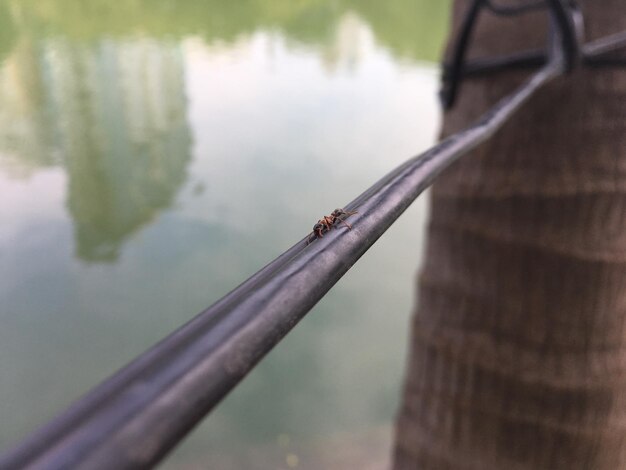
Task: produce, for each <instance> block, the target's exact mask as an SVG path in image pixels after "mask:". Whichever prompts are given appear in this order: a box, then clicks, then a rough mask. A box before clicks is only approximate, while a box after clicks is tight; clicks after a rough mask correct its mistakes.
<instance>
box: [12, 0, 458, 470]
mask: <svg viewBox="0 0 626 470" xmlns="http://www.w3.org/2000/svg"><path fill="white" fill-rule="evenodd" d="M448 9H449V1H447V0H446V1H441V0H440V1H432V0H389V1H386V2H381V1H379V0H271V1H270V0H236V1H227V0H205V1H191V0H186V1H184V2H175V1H173V0H150V1H148V0H128V1H124V2H111V1H108V0H107V1H105V0H89V1H85V0H0V397H1V399H0V451H2V450H6V449H8V448H9V447H11V446H12V445H14V444H15V443H16V442H17V441H18V440H19V439H20V438H22V437H24V436H25V435H26V434H27V433H29V432H32V431H33V430H34V429H36V428H37V427H38V426H40V425H41V424H42V423H44V422H45V421H46V420H49V419H51V418H52V417H53V416H54V415H56V414H57V413H58V412H60V411H61V410H62V409H63V408H65V407H66V406H67V405H69V404H70V403H71V402H72V401H73V400H74V399H76V398H78V397H79V396H80V395H82V394H83V393H84V392H86V391H87V390H88V389H90V388H91V387H92V386H93V385H95V384H96V383H98V382H99V381H101V380H102V379H104V378H105V377H106V376H108V375H109V374H111V373H113V372H114V371H115V370H117V369H118V368H119V367H121V366H123V365H124V364H125V363H126V362H128V361H129V360H130V359H132V358H133V357H134V356H136V355H137V354H139V353H141V352H143V351H144V350H145V349H146V348H148V347H149V346H151V345H152V344H154V343H155V342H156V341H158V340H159V339H161V338H162V337H163V336H165V335H166V334H168V333H169V332H171V331H172V330H173V329H175V328H176V327H178V326H180V325H181V324H183V323H184V322H186V321H187V320H189V319H191V318H192V317H193V316H194V315H196V314H197V313H198V312H199V311H201V310H202V309H204V308H205V307H207V306H208V305H210V304H211V303H213V302H214V301H215V300H217V299H218V298H220V297H221V296H222V295H224V294H225V293H227V292H228V291H229V290H230V289H232V288H233V287H235V286H236V285H237V284H239V283H240V282H241V281H243V280H244V279H245V278H246V277H248V276H249V275H251V274H252V273H254V272H255V271H256V270H258V269H259V268H261V267H262V266H263V265H264V264H265V263H267V262H269V261H270V260H271V259H273V258H274V257H275V256H277V255H278V254H280V253H281V252H282V251H284V250H285V249H287V248H288V247H290V246H291V245H292V244H293V243H294V242H296V241H297V240H299V239H301V238H302V237H303V236H305V235H306V234H307V233H308V232H309V231H310V230H311V227H312V225H313V224H314V223H315V222H316V221H317V219H318V218H320V217H321V216H322V215H324V214H328V213H330V212H331V211H332V210H333V209H335V208H336V207H342V206H343V205H345V204H346V203H347V202H349V201H350V200H351V199H353V198H354V197H356V196H357V195H358V194H359V193H360V192H361V191H362V190H364V189H365V188H366V187H368V186H369V185H371V184H372V183H374V182H375V181H376V180H377V179H379V178H380V177H381V176H382V175H383V174H384V173H386V172H387V171H389V170H391V169H392V168H393V167H395V166H396V165H397V164H399V163H401V162H402V161H404V160H405V159H407V158H409V157H411V156H413V155H415V154H416V153H417V152H419V151H421V150H424V149H425V148H427V147H428V146H430V145H432V143H433V142H434V141H435V139H436V135H437V131H438V126H439V121H440V113H439V107H438V103H437V96H436V93H437V88H438V75H439V72H438V68H437V65H436V62H437V60H438V58H439V55H440V51H441V47H442V43H443V40H444V37H445V33H446V28H447V22H448ZM426 216H427V214H426V204H425V199H424V198H421V199H420V200H418V202H417V203H416V204H414V205H413V207H412V208H411V209H410V210H409V211H408V212H407V213H406V214H405V215H404V216H403V217H402V218H401V219H400V220H399V222H398V223H397V224H396V225H394V226H393V227H392V229H390V230H389V232H388V233H387V234H386V235H385V236H384V237H383V238H382V239H381V240H380V241H379V243H377V244H376V245H375V247H374V248H373V249H372V250H370V252H368V253H367V254H366V255H365V256H364V257H363V259H362V260H361V261H360V262H359V263H358V264H357V265H356V266H355V267H354V269H353V270H351V271H350V272H349V273H348V274H347V275H346V276H345V277H344V278H343V280H342V281H340V282H339V284H338V285H337V286H336V287H335V288H334V289H333V290H332V291H331V293H330V294H329V295H328V296H326V297H325V298H324V299H323V301H321V302H320V303H319V304H318V305H317V306H316V307H315V309H314V310H313V311H311V313H310V314H309V315H308V316H307V317H306V318H305V319H304V320H303V321H302V322H301V323H300V324H299V325H298V326H297V327H296V328H295V329H294V330H293V331H292V333H291V334H290V335H288V336H287V338H286V339H285V340H284V341H283V342H282V343H281V344H280V345H279V346H278V347H277V348H275V349H274V350H273V351H272V352H271V353H270V354H269V356H268V357H267V358H266V359H265V360H264V361H263V362H262V363H261V364H260V366H259V367H257V368H256V369H255V370H254V371H253V372H252V373H251V374H250V375H249V376H248V377H247V378H246V380H245V381H244V382H243V383H242V384H241V385H240V386H239V387H238V388H237V389H236V390H235V391H234V392H233V393H232V394H231V395H230V396H229V397H228V398H227V399H226V400H225V401H224V402H223V403H222V405H221V406H220V407H219V408H218V409H217V410H216V411H215V412H214V413H213V414H212V415H210V416H209V417H208V419H206V420H205V421H204V422H203V423H202V424H201V425H200V426H199V427H198V428H197V429H196V430H195V431H194V432H193V433H192V434H191V435H190V436H189V437H188V438H187V439H186V440H185V441H184V442H183V443H182V444H181V445H180V446H179V447H178V448H177V449H176V450H175V452H173V453H172V454H171V455H170V456H169V457H168V458H167V459H166V461H165V462H164V463H163V464H162V468H171V469H196V468H197V469H203V468H211V469H219V470H222V469H242V468H246V469H268V468H316V469H320V468H324V469H334V468H363V469H365V468H384V467H385V466H386V465H387V464H388V459H389V446H390V442H391V439H392V431H393V419H394V415H395V411H396V408H397V406H398V403H399V396H400V391H401V385H402V374H403V371H404V361H405V353H406V341H407V338H408V334H409V332H408V329H407V327H408V319H409V315H410V311H411V308H412V304H413V302H414V298H413V296H414V292H413V284H414V279H415V275H416V272H417V268H418V265H419V260H420V258H421V251H422V241H423V229H424V221H425V218H426Z"/></svg>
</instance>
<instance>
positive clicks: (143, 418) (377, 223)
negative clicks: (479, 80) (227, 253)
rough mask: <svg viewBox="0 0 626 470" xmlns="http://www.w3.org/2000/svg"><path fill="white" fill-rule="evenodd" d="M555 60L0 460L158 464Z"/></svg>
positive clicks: (47, 464)
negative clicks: (344, 221)
mask: <svg viewBox="0 0 626 470" xmlns="http://www.w3.org/2000/svg"><path fill="white" fill-rule="evenodd" d="M563 65H564V63H563V60H562V57H555V58H554V59H552V60H551V61H550V63H549V64H548V65H546V66H545V67H544V68H543V69H541V70H540V71H539V72H537V73H536V74H535V75H534V76H532V77H531V78H530V79H529V80H528V81H527V82H526V83H525V84H524V85H523V86H522V87H520V88H519V89H518V90H517V91H516V92H514V93H512V94H511V95H510V96H508V97H506V98H505V99H503V100H501V101H500V102H499V103H498V104H497V105H496V106H495V107H494V108H493V109H492V110H490V111H489V112H488V113H486V114H485V115H484V116H483V117H482V118H481V119H480V120H479V121H478V122H477V123H476V124H475V125H473V126H472V127H470V128H469V129H466V130H464V131H462V132H459V133H458V134H455V135H453V136H450V137H449V138H447V139H445V140H444V141H442V142H441V143H439V144H438V145H436V146H435V147H433V148H431V149H430V150H428V151H427V152H425V153H423V154H421V155H418V156H417V157H414V158H413V159H411V160H409V161H407V162H406V163H404V164H403V165H401V166H400V167H398V168H397V169H395V170H394V171H392V172H391V173H389V174H388V175H387V176H385V177H384V178H382V179H381V180H380V181H379V182H378V183H376V184H375V185H374V186H372V187H371V188H369V189H368V190H366V191H365V192H364V193H363V194H361V195H360V196H359V197H357V198H356V199H355V200H354V201H352V202H351V203H350V204H348V205H347V206H346V209H348V210H355V209H356V210H358V214H356V215H354V216H352V217H350V222H351V224H352V227H353V228H352V230H349V231H348V230H331V231H330V232H328V233H327V234H326V235H325V236H324V238H321V239H318V240H315V241H314V242H312V243H311V244H308V245H307V243H306V239H304V240H301V241H300V242H298V243H297V244H296V245H294V246H293V247H292V248H291V249H289V250H288V251H286V252H285V253H284V254H283V255H281V256H279V257H278V258H277V259H276V260H275V261H273V262H272V263H270V264H269V265H267V266H266V267H265V268H264V269H262V270H261V271H259V272H258V273H257V274H255V275H254V276H252V277H251V278H250V279H248V280H247V281H246V282H244V283H243V284H242V285H241V286H239V287H238V288H236V289H235V290H233V291H232V292H231V293H230V294H228V295H227V296H225V297H224V298H223V299H221V300H220V301H218V302H217V303H216V304H214V305H213V306H211V307H209V308H208V309H207V310H205V311H204V312H202V313H201V314H199V315H198V316H197V317H196V318H195V319H193V320H192V321H191V322H189V323H188V324H186V325H185V326H183V327H181V328H180V329H179V330H177V331H176V332H174V333H172V334H171V335H170V336H168V337H167V338H165V339H164V340H162V341H161V342H160V343H158V344H157V345H155V346H154V347H152V349H150V350H148V351H147V352H146V353H144V354H143V355H141V356H140V357H139V358H137V359H136V360H135V361H133V362H132V363H130V364H129V365H128V366H126V367H125V368H123V369H121V370H120V371H119V372H118V373H116V374H115V375H114V376H112V377H111V378H109V379H108V380H106V381H105V382H103V383H102V384H101V385H99V386H98V387H96V388H95V389H94V390H93V391H91V392H90V393H88V394H87V395H86V396H85V397H83V398H82V399H81V400H79V401H78V402H77V403H76V404H74V405H73V406H72V407H71V408H69V409H68V410H67V411H66V412H65V413H63V414H61V415H60V416H59V417H57V418H56V419H55V420H53V421H52V422H51V423H49V424H48V425H47V426H45V427H44V428H42V429H41V430H40V431H38V432H37V433H35V434H34V435H32V436H31V437H30V438H28V439H27V440H25V441H24V442H23V443H22V444H21V445H20V446H19V447H17V448H16V449H14V450H13V451H11V452H9V453H8V454H6V455H5V456H4V457H2V458H0V468H1V469H9V468H10V469H13V468H24V467H29V468H45V469H66V468H89V469H106V470H109V469H113V468H114V469H116V470H117V469H119V470H121V469H131V468H147V467H151V466H152V465H154V464H156V463H157V462H158V461H159V460H160V459H161V458H162V457H163V456H164V455H165V454H166V453H167V452H168V451H169V450H170V449H171V448H172V447H174V446H175V445H176V444H177V443H178V442H179V441H180V440H181V439H182V437H183V436H184V435H185V434H186V433H187V432H189V431H190V430H191V429H192V428H193V427H194V425H195V424H197V422H198V421H200V419H202V418H203V417H204V416H205V415H206V414H207V413H208V412H209V411H211V409H212V408H213V407H214V406H215V405H217V403H219V401H220V400H221V399H222V398H223V397H224V396H225V395H226V394H227V393H228V392H229V391H230V390H231V389H232V388H233V387H234V386H235V385H236V384H237V383H238V382H239V381H240V380H241V379H242V378H243V377H244V376H245V375H246V374H247V373H248V372H249V371H250V369H251V368H252V367H253V366H254V365H255V364H256V363H257V362H258V361H259V360H260V359H261V358H262V357H263V356H264V355H265V354H266V353H267V352H268V351H270V350H271V349H272V347H273V346H274V345H276V344H277V343H278V342H279V341H280V340H281V338H282V337H283V336H284V335H285V334H286V333H287V332H289V330H291V328H293V326H294V325H295V324H296V323H298V321H299V320H300V319H301V318H302V317H303V316H304V315H305V314H306V313H307V312H308V311H309V310H310V309H311V308H312V307H313V306H314V305H315V304H316V303H317V302H318V301H319V300H320V299H321V298H322V297H323V296H324V294H326V292H327V291H328V290H329V289H330V288H331V287H332V286H333V285H334V284H335V283H336V282H337V281H338V280H339V279H340V278H341V277H342V276H343V274H345V273H346V272H347V271H348V270H349V269H350V267H351V266H352V265H353V264H354V263H355V262H356V261H357V260H358V259H359V258H360V257H361V255H363V254H364V253H365V252H366V251H367V250H368V249H369V247H370V246H372V244H373V243H374V242H375V241H376V240H377V239H378V238H379V237H380V236H381V235H382V234H383V233H384V232H385V231H386V230H387V228H389V227H390V226H391V224H393V222H394V221H395V220H396V219H397V218H398V217H399V216H400V215H401V214H402V213H403V212H404V211H405V209H406V208H407V207H408V206H409V205H410V204H411V203H412V202H413V201H414V200H415V199H416V198H417V196H418V195H419V194H420V193H421V192H422V191H423V190H424V189H426V188H427V187H428V186H429V185H430V184H431V183H432V181H433V180H434V178H435V177H436V176H437V175H438V174H439V173H440V172H441V171H442V170H443V169H445V168H446V167H448V166H449V165H450V164H451V163H452V162H454V161H455V160H456V159H457V158H459V157H461V156H462V155H464V154H466V153H468V152H469V151H470V150H471V149H473V148H474V147H476V146H477V145H479V144H480V143H481V142H483V141H485V140H486V139H488V138H489V137H490V136H491V135H492V134H493V133H494V132H496V131H497V130H498V129H499V128H500V127H501V126H502V124H503V123H504V122H505V121H506V120H507V119H509V118H510V117H511V116H512V115H513V114H514V113H515V112H516V111H517V110H518V109H519V108H520V106H522V105H523V104H524V103H525V102H526V101H527V100H528V99H529V98H530V97H531V96H532V95H533V94H534V93H535V92H536V91H537V90H538V89H540V88H541V87H542V86H544V85H545V84H546V83H548V82H549V81H550V80H551V79H553V78H554V77H556V76H558V75H559V74H561V73H562V71H563V69H564V66H563Z"/></svg>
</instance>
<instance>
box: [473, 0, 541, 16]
mask: <svg viewBox="0 0 626 470" xmlns="http://www.w3.org/2000/svg"><path fill="white" fill-rule="evenodd" d="M547 6H548V5H547V4H546V2H545V0H535V1H529V2H526V3H521V4H519V5H507V6H503V5H498V4H497V3H494V1H493V0H486V1H485V7H487V8H488V9H489V10H490V11H491V12H492V13H495V14H496V15H500V16H516V15H520V14H522V13H527V12H530V11H536V10H543V9H544V8H547Z"/></svg>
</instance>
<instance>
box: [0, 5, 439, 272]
mask: <svg viewBox="0 0 626 470" xmlns="http://www.w3.org/2000/svg"><path fill="white" fill-rule="evenodd" d="M447 3H448V2H447V1H440V2H432V1H429V0H394V1H391V2H379V1H375V0H274V1H269V0H238V1H223V0H208V1H185V2H174V1H172V0H150V1H148V0H131V1H124V2H110V1H104V0H91V1H84V0H4V1H1V0H0V60H3V61H4V63H3V67H2V69H0V129H1V130H0V158H4V159H8V160H9V161H10V162H11V161H12V163H14V164H15V163H19V165H14V166H17V169H16V168H13V172H14V173H20V172H21V173H24V172H26V173H29V170H28V169H29V168H31V169H34V168H37V167H41V166H50V165H56V164H58V165H62V166H64V167H65V168H66V171H67V174H68V176H69V183H68V196H67V206H68V208H69V210H70V213H71V215H72V217H73V219H74V223H75V235H76V254H77V256H79V257H80V258H82V259H83V260H86V261H107V260H109V261H111V260H115V259H116V257H117V253H118V251H119V246H120V244H121V243H122V242H123V241H124V239H125V238H126V237H127V236H128V235H129V234H131V233H133V232H134V231H135V230H136V229H137V228H138V227H140V226H142V225H143V224H145V223H146V222H148V221H149V220H151V219H152V218H153V216H154V213H155V212H156V211H158V210H160V209H162V208H164V207H167V206H168V205H169V204H170V203H171V200H172V198H173V197H174V195H175V194H176V191H177V189H178V188H179V187H180V185H181V184H182V183H183V182H184V179H185V167H186V165H187V163H188V161H189V160H190V156H189V155H190V150H189V147H190V145H191V139H190V132H189V129H188V124H187V122H186V118H185V113H186V100H185V94H184V66H183V61H182V58H181V52H180V41H179V40H180V39H181V38H184V37H187V36H196V37H201V38H203V39H204V41H206V42H208V43H210V44H224V43H231V42H234V41H236V40H237V39H238V38H240V37H242V35H247V34H251V33H253V32H254V31H256V30H258V29H260V28H262V29H264V30H269V31H278V32H279V33H280V34H281V35H284V36H285V37H286V38H287V40H288V41H293V42H295V43H297V44H299V45H300V46H304V47H313V48H316V49H319V50H318V52H319V53H320V54H321V56H322V57H325V58H326V60H328V61H330V62H331V65H332V62H333V60H334V56H335V55H336V54H337V52H336V51H335V50H334V49H333V47H334V46H333V42H334V41H335V39H336V34H337V29H338V25H339V23H340V21H341V19H342V18H344V16H345V15H346V14H348V13H352V14H356V15H358V16H359V17H361V18H362V19H363V20H365V21H366V22H367V23H368V24H369V25H370V27H371V29H372V31H373V32H374V34H375V36H376V39H377V40H378V41H379V42H380V43H381V44H382V45H383V46H385V47H387V48H388V49H389V50H390V51H391V52H392V53H393V54H395V55H396V56H397V57H399V58H401V59H406V60H434V59H436V56H437V48H438V44H439V43H440V42H441V38H442V35H443V34H444V31H443V28H444V25H445V23H446V22H445V20H444V18H443V17H444V16H445V15H446V12H447ZM331 68H332V67H331ZM131 156H132V158H131ZM1 162H2V160H0V163H1Z"/></svg>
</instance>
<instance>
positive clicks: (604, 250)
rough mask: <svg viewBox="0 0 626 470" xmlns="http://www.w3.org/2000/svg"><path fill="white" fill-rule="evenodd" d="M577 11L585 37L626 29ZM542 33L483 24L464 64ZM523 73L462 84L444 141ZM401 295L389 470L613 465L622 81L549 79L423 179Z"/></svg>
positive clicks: (622, 219)
mask: <svg viewBox="0 0 626 470" xmlns="http://www.w3.org/2000/svg"><path fill="white" fill-rule="evenodd" d="M467 4H468V2H467V1H466V0H459V1H457V5H456V6H455V13H454V24H455V25H456V26H457V27H458V22H459V19H460V17H461V14H462V13H463V11H464V10H465V8H466V7H467ZM583 9H584V11H585V14H586V22H587V24H586V30H587V38H597V37H599V36H603V35H606V34H610V33H613V32H617V31H621V30H624V29H626V5H624V4H623V1H622V0H596V1H594V2H592V1H587V2H584V3H583ZM545 23H546V18H545V15H542V14H532V15H530V16H525V17H524V18H523V19H496V18H494V17H493V16H490V15H488V14H484V15H483V16H482V17H481V20H480V23H479V29H478V31H477V33H478V34H477V35H476V36H475V43H474V44H475V47H473V49H472V54H473V55H476V56H479V55H480V56H482V55H491V54H496V53H502V52H507V51H513V50H520V49H524V48H527V47H532V46H533V45H540V44H542V43H543V40H544V37H545V34H544V33H545V29H546V28H545V26H546V25H545ZM526 74H527V73H525V72H508V73H506V74H498V75H493V76H491V77H486V78H480V79H472V80H471V81H469V82H466V83H465V84H464V86H463V88H462V91H461V99H460V101H459V102H458V103H457V105H456V108H455V109H454V110H453V111H452V112H450V113H448V114H447V115H446V116H445V125H444V133H445V134H447V133H451V132H454V131H456V130H458V129H460V128H462V127H464V126H466V125H467V124H468V123H470V122H471V121H472V120H473V119H474V118H475V117H476V116H478V115H479V114H480V113H481V112H482V111H483V110H484V109H486V108H488V107H489V106H490V105H491V104H493V103H494V101H495V100H496V99H497V98H498V97H500V96H503V95H504V94H506V93H507V92H508V91H510V90H512V89H513V88H514V87H515V86H516V85H517V84H519V83H520V81H521V79H522V78H523V77H524V76H525V75H526ZM418 286H419V287H418V298H419V305H418V308H417V309H416V312H415V315H414V318H413V331H412V337H411V343H410V358H409V364H408V371H407V380H406V384H405V395H404V400H403V405H402V407H401V409H400V412H399V417H398V422H397V433H396V447H395V455H394V458H395V468H396V469H397V470H404V469H424V470H430V469H437V470H445V469H480V470H485V469H533V470H534V469H550V470H559V469H567V470H573V469H594V470H604V469H616V468H626V336H625V333H626V322H625V320H626V69H596V70H581V71H578V72H576V73H574V74H573V75H571V76H568V77H565V78H562V79H559V80H557V81H556V82H553V83H552V84H551V85H549V86H548V87H547V88H546V89H545V90H543V91H541V92H540V93H539V94H538V95H537V96H536V97H535V98H533V99H532V101H531V102H530V103H529V104H527V105H526V106H525V107H524V108H523V110H522V111H521V112H520V113H519V114H518V115H516V116H515V117H514V119H512V121H511V122H510V123H508V124H507V125H506V127H505V128H504V129H503V130H502V131H501V132H500V133H499V134H498V135H497V136H496V137H495V138H494V139H492V140H491V141H490V142H489V143H487V144H485V145H483V146H481V147H480V148H479V149H478V150H477V151H475V152H473V154H472V155H469V156H467V157H465V158H464V159H462V160H461V161H460V162H458V164H456V165H455V166H454V167H452V168H451V169H450V170H449V171H447V172H446V173H445V174H444V175H443V176H442V177H441V178H440V179H439V180H438V181H437V183H436V184H435V186H434V188H433V191H432V215H431V222H430V227H429V242H428V245H427V248H426V262H425V266H424V268H423V272H422V274H421V276H420V278H419V282H418Z"/></svg>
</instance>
